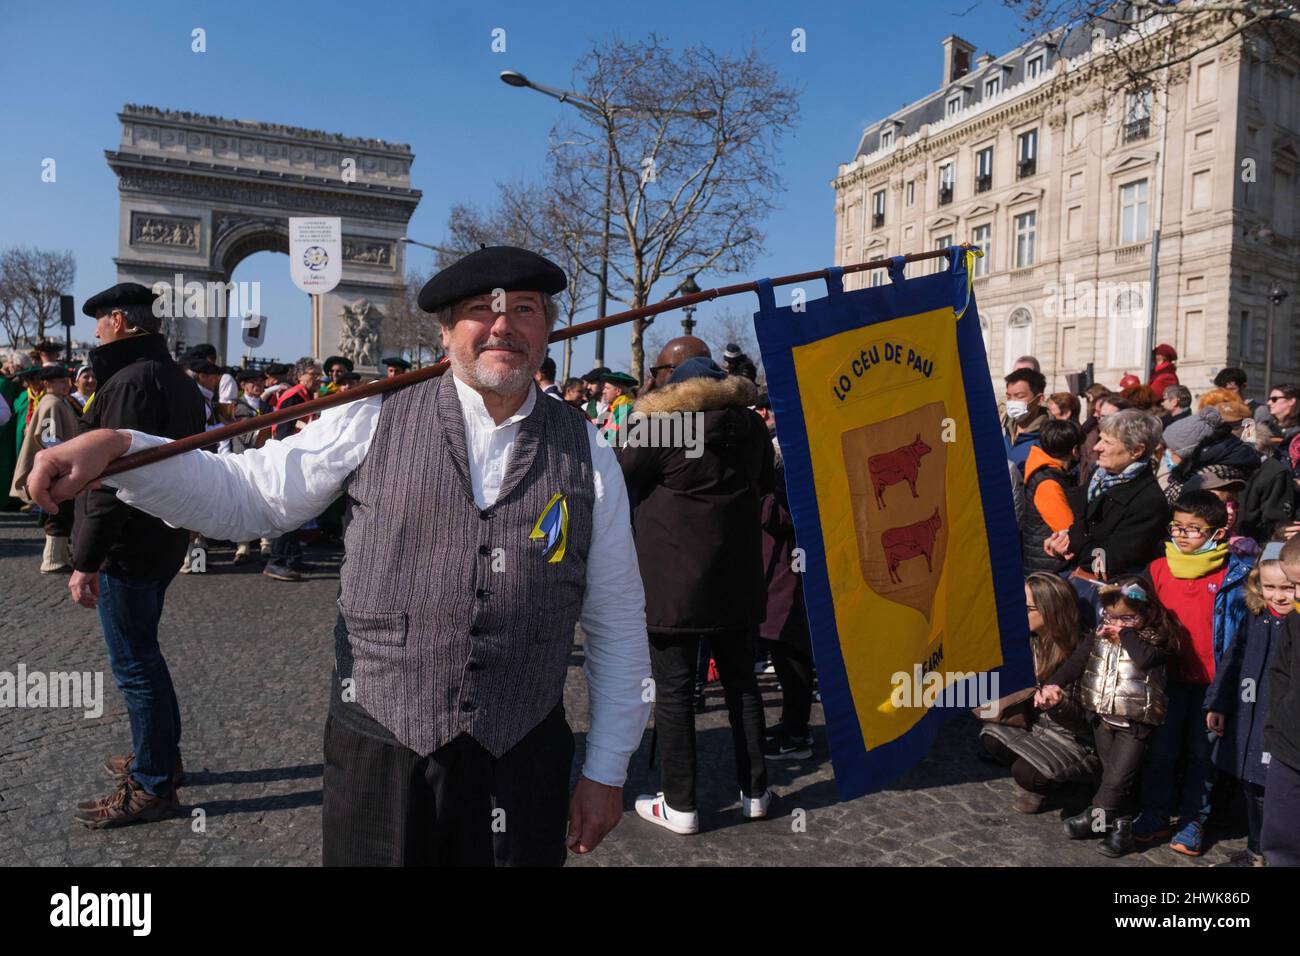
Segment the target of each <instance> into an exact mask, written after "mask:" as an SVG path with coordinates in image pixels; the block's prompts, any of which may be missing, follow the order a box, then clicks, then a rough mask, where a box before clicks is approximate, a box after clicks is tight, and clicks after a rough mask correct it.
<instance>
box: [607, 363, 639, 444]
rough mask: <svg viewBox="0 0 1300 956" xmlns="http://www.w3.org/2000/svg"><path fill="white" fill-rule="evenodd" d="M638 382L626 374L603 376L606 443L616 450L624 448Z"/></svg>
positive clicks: (609, 373) (613, 373)
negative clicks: (628, 419) (633, 396)
mask: <svg viewBox="0 0 1300 956" xmlns="http://www.w3.org/2000/svg"><path fill="white" fill-rule="evenodd" d="M639 384H640V383H639V382H637V380H636V379H634V378H633V377H632V376H631V375H628V374H627V373H626V372H606V373H605V374H604V375H603V376H601V385H602V386H603V388H602V390H601V395H600V398H601V401H602V402H604V403H605V407H606V408H607V411H606V413H605V425H604V428H603V429H602V431H603V432H604V435H605V441H607V442H609V443H610V444H611V445H613V446H614V447H616V448H621V447H622V446H623V441H624V439H625V438H626V437H627V418H628V416H629V415H630V414H632V394H633V392H634V391H635V390H636V387H637V385H639Z"/></svg>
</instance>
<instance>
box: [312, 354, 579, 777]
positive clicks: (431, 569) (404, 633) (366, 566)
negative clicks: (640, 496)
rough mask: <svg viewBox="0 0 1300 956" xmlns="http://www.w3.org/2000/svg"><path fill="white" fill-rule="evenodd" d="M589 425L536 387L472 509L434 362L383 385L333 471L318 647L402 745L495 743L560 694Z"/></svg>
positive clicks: (458, 426) (458, 437)
mask: <svg viewBox="0 0 1300 956" xmlns="http://www.w3.org/2000/svg"><path fill="white" fill-rule="evenodd" d="M590 427H591V426H590V425H588V424H587V421H586V417H585V416H584V415H582V413H581V412H579V411H577V410H576V409H573V408H570V407H569V406H568V405H566V404H565V403H563V402H557V401H555V400H554V399H551V398H548V397H546V396H543V395H541V394H540V393H537V397H536V401H535V402H534V407H533V410H532V412H531V413H530V414H529V415H528V417H527V418H525V419H524V420H523V421H522V422H520V423H519V431H518V433H517V435H516V436H515V441H514V447H513V449H512V451H511V456H510V461H509V462H508V463H507V465H506V471H505V475H504V477H503V479H502V483H501V493H500V495H499V497H498V498H497V500H496V501H495V502H494V503H493V504H492V505H491V506H490V507H488V508H486V509H484V510H482V511H480V510H479V508H478V506H477V505H476V504H475V503H474V494H473V486H472V485H471V484H470V477H469V458H468V454H467V450H466V443H465V423H464V418H463V416H462V413H461V406H460V399H459V397H458V396H457V394H456V387H455V384H454V383H453V382H452V381H451V375H450V373H448V374H447V375H444V376H441V377H439V378H434V379H430V380H428V381H426V382H423V383H421V384H419V385H414V386H411V387H410V388H406V389H403V390H401V391H399V392H396V393H392V392H390V393H388V394H387V395H386V396H385V401H384V403H383V407H382V409H381V411H380V414H379V421H378V423H377V424H376V426H375V433H374V437H373V438H372V440H371V443H370V449H369V452H368V453H367V454H366V457H365V459H364V460H363V461H362V463H361V465H360V466H359V467H358V468H357V469H356V471H354V472H353V473H352V474H351V475H350V476H349V477H348V479H347V481H346V483H345V484H344V491H345V493H346V495H347V511H346V517H345V521H346V529H345V531H344V545H345V548H346V556H345V558H344V561H343V566H342V569H341V571H340V594H339V617H338V623H337V624H336V625H335V629H334V650H335V658H336V665H337V673H338V678H339V680H340V682H343V681H347V680H348V679H351V681H352V685H351V686H352V689H353V691H354V692H355V702H356V703H357V704H359V705H360V706H361V707H362V708H363V709H364V710H365V711H366V712H367V713H368V714H369V715H370V716H372V717H373V718H374V719H375V720H376V721H378V722H379V723H380V724H381V725H383V726H384V727H385V728H387V729H388V730H389V731H390V732H391V733H392V734H393V736H394V737H396V738H397V740H398V741H400V742H401V743H402V744H404V745H405V746H407V747H409V748H410V749H411V750H414V751H416V752H417V753H419V754H421V755H427V754H430V753H432V752H433V751H435V750H437V749H438V748H439V747H441V746H443V745H444V744H446V743H449V742H450V741H452V740H453V739H455V738H456V737H458V736H459V735H460V734H462V733H465V734H469V735H470V736H471V737H473V738H474V739H475V740H477V741H478V742H479V743H480V744H482V745H483V747H484V748H486V749H487V750H488V751H490V752H491V753H492V754H493V755H495V756H500V755H501V754H503V753H504V752H505V751H507V750H509V749H510V748H511V747H512V746H514V745H515V744H516V743H518V742H519V740H520V739H521V738H522V737H523V736H524V735H525V734H527V733H528V732H529V731H530V730H532V729H533V728H534V727H535V726H537V724H538V723H540V722H541V720H542V719H543V718H544V717H546V715H547V714H548V713H550V711H551V710H552V709H553V708H554V707H555V705H556V704H557V703H559V702H560V700H561V698H562V696H563V693H564V679H565V673H566V670H567V667H568V661H569V653H570V651H571V649H572V647H573V637H574V626H575V624H576V623H577V620H578V615H579V613H580V612H581V610H582V600H583V594H584V592H585V590H586V581H587V554H588V550H589V548H590V545H591V521H592V518H591V515H592V507H593V505H594V503H595V488H594V485H593V477H592V464H591V447H590V445H589V444H588V438H587V429H589V428H590ZM557 492H558V493H561V494H563V495H564V500H565V502H566V503H567V509H568V531H567V541H566V542H565V550H564V556H563V558H562V559H561V560H558V561H553V560H550V559H549V558H548V556H547V553H546V551H547V543H548V542H547V541H546V540H544V539H540V540H539V539H535V538H533V537H532V532H533V530H534V527H535V526H536V524H537V522H538V519H539V518H540V517H541V515H542V513H543V511H544V510H546V507H547V504H548V503H549V502H550V501H551V499H552V496H553V495H555V494H556V493H557ZM551 556H552V557H553V556H554V552H553V551H552V552H551ZM347 686H348V685H346V684H344V685H343V687H344V688H346V687H347Z"/></svg>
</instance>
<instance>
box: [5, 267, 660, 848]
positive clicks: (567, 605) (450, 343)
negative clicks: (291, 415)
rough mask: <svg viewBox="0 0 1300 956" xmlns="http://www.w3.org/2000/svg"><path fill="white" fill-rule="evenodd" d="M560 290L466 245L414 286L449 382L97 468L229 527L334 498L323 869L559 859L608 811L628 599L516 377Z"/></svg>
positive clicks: (581, 480) (636, 675) (580, 449)
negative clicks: (580, 742) (252, 437)
mask: <svg viewBox="0 0 1300 956" xmlns="http://www.w3.org/2000/svg"><path fill="white" fill-rule="evenodd" d="M565 286H566V280H565V276H564V272H563V271H562V270H561V269H560V268H559V267H557V266H556V265H554V264H553V263H551V262H549V261H548V260H546V259H544V258H542V257H541V256H538V255H536V254H535V253H532V252H528V251H526V250H523V249H516V248H512V247H508V246H496V247H488V248H484V249H480V250H479V251H477V252H474V253H471V254H470V255H468V256H466V257H465V258H463V259H461V260H460V261H459V262H457V263H455V264H454V265H452V266H450V267H448V268H447V269H444V270H443V271H442V272H440V273H438V274H437V275H436V276H434V278H433V279H432V280H430V281H429V283H428V284H427V285H426V286H425V287H424V289H423V290H422V291H421V293H420V297H419V305H420V308H421V309H423V310H425V311H427V312H432V313H434V314H435V315H437V317H438V321H439V323H440V325H441V327H442V344H443V347H444V348H445V349H446V352H447V356H448V358H449V360H450V366H451V368H450V372H449V374H446V375H443V376H440V377H435V378H431V379H428V380H427V381H424V382H421V383H419V384H416V385H413V386H411V387H408V388H405V389H401V390H398V391H393V392H389V393H387V394H386V395H384V396H382V397H380V396H372V397H370V398H367V399H364V400H361V401H358V402H355V403H351V404H347V405H344V406H342V407H339V408H335V409H331V410H329V411H326V412H324V413H323V414H322V415H321V418H320V419H319V420H318V421H317V422H316V423H314V424H313V425H312V427H311V428H308V429H306V430H304V431H303V432H300V433H299V434H297V435H295V436H293V437H292V438H289V439H286V440H285V441H282V442H270V443H268V444H267V445H266V446H265V447H264V448H260V449H253V450H250V451H247V452H245V453H244V454H242V455H238V456H227V457H226V458H224V459H218V458H216V457H215V456H212V455H208V454H205V453H203V452H191V453H189V454H186V455H181V456H177V457H176V458H173V459H170V460H168V461H164V462H159V463H157V464H155V465H151V466H148V467H145V468H139V469H136V470H134V471H130V472H127V473H125V474H123V475H119V476H115V477H114V478H112V479H109V482H111V483H112V484H113V485H114V486H116V487H117V488H118V494H119V495H120V496H121V497H122V498H123V499H124V500H125V501H128V502H130V503H132V504H134V505H135V506H137V507H141V508H146V509H148V510H149V511H151V512H152V513H154V514H157V515H159V516H162V517H165V518H166V519H167V520H168V521H170V522H172V523H174V524H178V525H182V526H188V527H197V528H200V529H201V530H203V531H204V532H205V533H206V534H208V535H210V536H212V537H220V538H226V539H233V540H243V539H247V538H249V537H251V536H253V535H257V534H266V533H268V532H271V531H283V530H286V529H289V528H293V527H296V526H297V525H299V524H301V523H302V522H303V521H304V520H305V519H307V518H308V517H311V516H313V515H315V514H317V513H318V512H319V511H320V510H321V508H323V507H324V506H325V505H326V504H327V503H329V502H330V501H331V500H333V498H334V497H335V496H337V495H338V494H340V493H343V494H344V495H346V497H347V502H348V515H349V523H348V525H347V527H346V530H345V533H344V535H345V538H344V540H345V543H346V550H347V560H346V561H345V562H344V564H343V567H342V570H341V572H340V596H339V616H338V620H337V624H336V626H335V632H334V637H335V662H336V664H335V668H336V670H335V674H334V678H333V680H332V682H331V688H330V703H329V716H328V718H327V719H326V723H325V773H324V807H323V813H322V822H323V831H324V833H323V836H324V839H323V856H324V862H325V863H326V865H340V864H341V865H349V864H351V865H376V864H379V865H403V864H405V865H410V864H474V865H494V864H495V865H558V864H562V863H563V862H564V860H565V857H566V845H567V847H568V849H571V850H573V851H574V852H578V853H585V852H589V851H590V850H592V849H594V848H595V847H596V845H597V844H599V843H600V841H601V840H602V839H603V838H604V836H605V834H606V833H608V832H609V830H611V829H612V828H613V827H614V825H615V824H616V823H617V822H618V821H619V819H620V818H621V816H622V812H623V797H622V786H623V782H624V779H625V777H626V773H627V762H628V759H629V758H630V757H631V755H632V753H633V752H634V751H635V750H636V748H637V746H638V744H639V742H640V740H641V735H642V731H643V730H644V727H645V722H646V719H647V717H648V716H649V707H650V701H651V700H652V699H653V691H652V684H651V682H650V680H649V674H650V667H649V653H648V649H647V643H646V630H645V602H644V592H643V591H642V587H641V577H640V574H639V572H638V568H637V563H636V551H635V548H634V546H633V541H632V534H631V527H630V518H629V510H628V500H627V491H626V488H625V486H624V483H623V477H622V474H621V471H620V469H619V466H618V463H617V461H616V460H615V457H614V453H613V451H612V450H611V449H609V448H608V447H604V446H603V445H602V444H601V443H600V442H599V441H598V440H597V436H596V433H595V430H594V429H593V428H591V426H590V425H589V424H588V423H587V422H586V420H585V419H584V416H583V415H582V414H581V413H580V412H578V411H577V410H575V409H572V408H570V407H569V406H568V405H566V404H565V403H563V402H552V401H548V400H547V399H546V398H545V397H543V396H542V395H541V393H540V392H539V391H538V389H537V387H536V385H535V384H534V382H533V374H534V373H535V372H536V371H537V369H538V367H539V366H540V365H541V361H542V357H543V355H544V354H545V351H546V340H547V335H548V333H549V332H550V330H551V329H552V328H553V327H554V323H555V319H556V308H555V306H554V304H553V302H552V298H551V297H552V296H554V295H555V294H556V293H558V292H560V291H562V290H563V289H564V288H565ZM158 444H161V440H160V439H157V438H152V437H150V436H147V435H143V434H141V433H139V432H119V433H116V434H114V435H111V436H98V435H89V436H84V437H83V439H79V440H78V441H76V442H72V443H70V444H69V445H68V446H66V447H64V446H60V447H59V448H56V449H53V450H51V451H50V452H47V453H45V454H46V457H45V458H44V459H42V460H41V461H39V462H38V465H37V473H36V474H35V475H34V476H33V478H32V480H31V481H29V483H28V484H29V487H32V488H33V490H34V492H35V494H36V496H37V500H38V501H52V500H53V499H56V498H64V497H66V496H67V495H69V494H71V493H75V490H76V489H77V488H78V487H79V486H80V483H82V482H84V481H86V480H87V479H89V478H91V477H93V476H94V475H97V474H99V473H100V472H101V471H102V469H103V467H104V466H105V465H106V464H107V463H108V462H109V461H111V460H112V459H114V458H116V457H118V456H120V455H123V454H126V453H128V452H130V451H138V450H140V449H142V448H146V447H152V446H155V445H158ZM182 486H184V487H188V488H192V487H196V486H202V487H204V488H206V489H208V494H206V495H205V496H204V500H203V501H201V502H199V501H195V500H194V497H195V496H192V495H190V494H187V493H185V492H184V491H182V490H179V489H180V488H181V487H182ZM579 621H581V623H582V629H583V633H584V635H585V646H584V650H585V655H584V656H585V658H586V666H585V673H586V677H587V682H588V687H589V700H590V715H591V727H590V730H589V732H588V734H587V736H586V746H585V755H584V763H583V765H582V770H581V774H580V775H579V777H578V782H577V786H576V788H575V789H574V790H573V791H572V794H570V792H569V777H570V770H571V764H572V760H573V753H574V738H573V734H572V733H571V731H570V729H569V725H568V723H567V721H566V720H565V716H564V705H563V699H564V683H565V675H566V672H567V669H568V661H569V656H570V652H571V648H572V645H573V639H574V627H575V624H576V623H578V622H579ZM566 823H567V831H568V832H567V836H566V832H565V831H566Z"/></svg>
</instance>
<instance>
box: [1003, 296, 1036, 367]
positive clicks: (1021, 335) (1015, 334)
mask: <svg viewBox="0 0 1300 956" xmlns="http://www.w3.org/2000/svg"><path fill="white" fill-rule="evenodd" d="M1003 351H1004V352H1005V355H1006V362H1005V363H1004V365H1003V366H1002V367H1003V368H1011V366H1012V365H1014V364H1015V361H1016V359H1018V358H1020V356H1022V355H1033V354H1034V318H1033V316H1031V315H1030V314H1029V310H1028V309H1024V308H1020V309H1016V310H1015V311H1014V312H1012V313H1011V315H1009V316H1008V317H1007V338H1006V346H1005V348H1004V349H1003Z"/></svg>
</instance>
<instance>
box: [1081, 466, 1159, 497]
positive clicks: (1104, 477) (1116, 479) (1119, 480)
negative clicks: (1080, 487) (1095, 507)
mask: <svg viewBox="0 0 1300 956" xmlns="http://www.w3.org/2000/svg"><path fill="white" fill-rule="evenodd" d="M1146 467H1147V463H1146V462H1145V461H1135V462H1132V463H1131V464H1130V465H1129V466H1128V467H1127V468H1125V469H1124V470H1123V471H1121V472H1120V473H1119V474H1118V475H1112V474H1111V473H1110V472H1109V471H1107V470H1106V469H1105V468H1098V469H1097V470H1096V471H1094V472H1093V473H1092V480H1091V481H1089V482H1088V500H1089V501H1091V500H1092V499H1093V498H1096V497H1097V495H1099V494H1101V493H1102V492H1103V491H1105V490H1107V489H1108V488H1114V487H1115V486H1116V485H1122V484H1124V482H1126V481H1132V480H1133V479H1134V478H1136V477H1137V476H1138V475H1140V474H1142V472H1143V471H1144V470H1145V469H1146Z"/></svg>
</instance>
